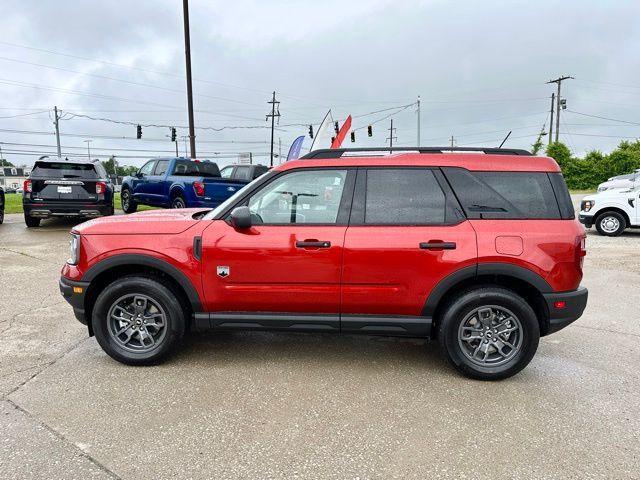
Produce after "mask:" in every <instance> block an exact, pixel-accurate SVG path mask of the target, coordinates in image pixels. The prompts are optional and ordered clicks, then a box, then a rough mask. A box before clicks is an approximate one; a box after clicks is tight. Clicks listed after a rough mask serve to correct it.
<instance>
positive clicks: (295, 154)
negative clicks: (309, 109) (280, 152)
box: [287, 135, 304, 162]
mask: <svg viewBox="0 0 640 480" xmlns="http://www.w3.org/2000/svg"><path fill="white" fill-rule="evenodd" d="M302 142H304V135H301V136H300V137H298V138H296V139H295V140H294V141H293V143H292V144H291V148H290V149H289V155H287V162H288V161H289V160H295V159H296V158H300V150H302Z"/></svg>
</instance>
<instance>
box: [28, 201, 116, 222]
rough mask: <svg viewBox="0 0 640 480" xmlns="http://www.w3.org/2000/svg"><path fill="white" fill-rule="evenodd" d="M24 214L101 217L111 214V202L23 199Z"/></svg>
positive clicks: (47, 216) (41, 216)
mask: <svg viewBox="0 0 640 480" xmlns="http://www.w3.org/2000/svg"><path fill="white" fill-rule="evenodd" d="M22 206H23V208H24V214H25V215H27V216H29V217H36V218H49V217H102V216H105V215H112V214H113V205H112V204H111V203H106V202H105V203H95V204H91V203H82V202H31V201H23V202H22Z"/></svg>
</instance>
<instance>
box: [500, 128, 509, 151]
mask: <svg viewBox="0 0 640 480" xmlns="http://www.w3.org/2000/svg"><path fill="white" fill-rule="evenodd" d="M509 135H511V130H509V133H507V136H506V137H504V140H502V143H501V144H500V146H499V147H498V148H502V146H503V145H504V142H506V141H507V138H509Z"/></svg>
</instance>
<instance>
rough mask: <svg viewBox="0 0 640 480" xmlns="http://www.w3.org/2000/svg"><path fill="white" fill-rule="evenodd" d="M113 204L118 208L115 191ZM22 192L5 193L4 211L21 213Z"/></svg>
mask: <svg viewBox="0 0 640 480" xmlns="http://www.w3.org/2000/svg"><path fill="white" fill-rule="evenodd" d="M114 205H115V207H116V210H120V208H121V207H120V194H119V193H116V194H115V196H114ZM155 208H156V207H148V206H146V205H140V206H139V207H138V211H139V212H140V211H143V210H155ZM22 212H23V210H22V194H19V193H7V194H6V195H5V199H4V213H5V214H8V213H22Z"/></svg>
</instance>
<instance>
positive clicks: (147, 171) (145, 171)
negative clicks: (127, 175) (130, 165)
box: [138, 160, 156, 175]
mask: <svg viewBox="0 0 640 480" xmlns="http://www.w3.org/2000/svg"><path fill="white" fill-rule="evenodd" d="M155 163H156V161H155V160H149V161H148V162H147V163H145V164H144V165H143V166H142V168H141V169H140V170H139V171H138V173H141V174H142V175H151V172H153V166H154V165H155Z"/></svg>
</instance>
